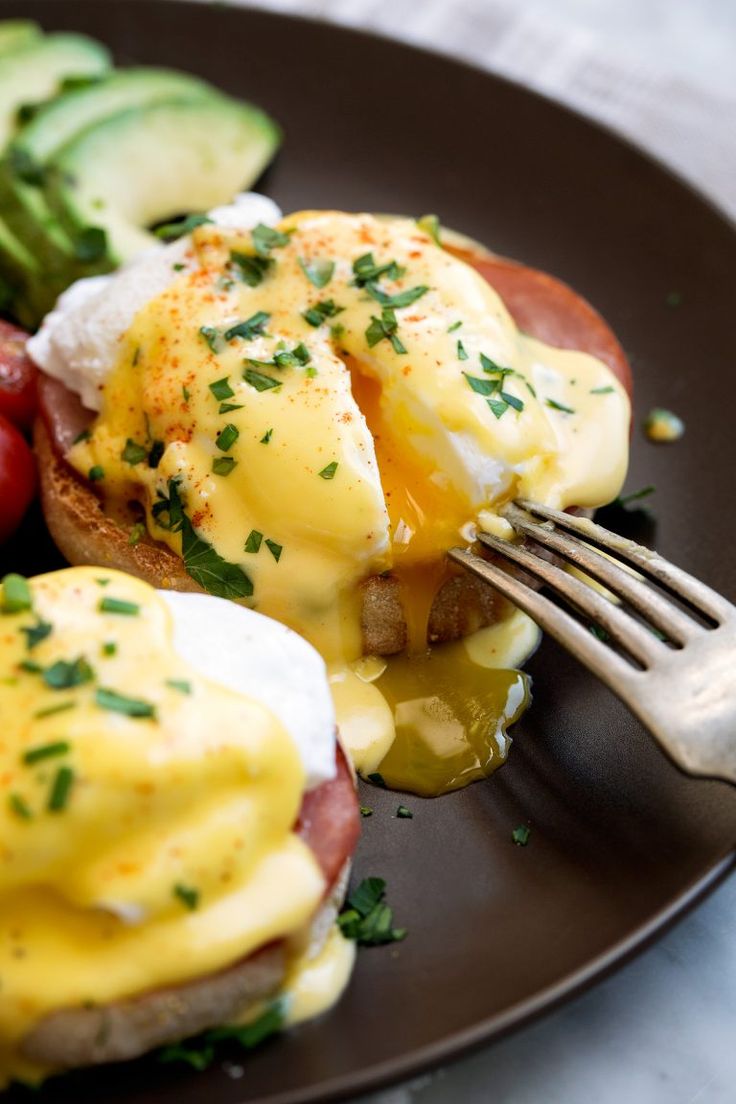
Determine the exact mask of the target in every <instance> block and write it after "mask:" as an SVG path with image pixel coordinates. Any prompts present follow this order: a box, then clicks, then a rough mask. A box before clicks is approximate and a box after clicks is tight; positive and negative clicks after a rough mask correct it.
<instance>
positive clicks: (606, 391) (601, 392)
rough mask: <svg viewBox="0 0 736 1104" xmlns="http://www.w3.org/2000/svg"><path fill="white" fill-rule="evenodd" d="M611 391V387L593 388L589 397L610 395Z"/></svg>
mask: <svg viewBox="0 0 736 1104" xmlns="http://www.w3.org/2000/svg"><path fill="white" fill-rule="evenodd" d="M613 390H614V388H613V387H593V388H592V389H591V392H590V393H591V395H610V394H611V392H612V391H613Z"/></svg>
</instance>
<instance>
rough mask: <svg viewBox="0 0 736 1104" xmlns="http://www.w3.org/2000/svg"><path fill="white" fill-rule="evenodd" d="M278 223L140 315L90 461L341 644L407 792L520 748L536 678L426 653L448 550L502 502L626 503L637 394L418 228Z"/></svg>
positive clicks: (198, 250) (350, 684)
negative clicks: (366, 639) (551, 335)
mask: <svg viewBox="0 0 736 1104" xmlns="http://www.w3.org/2000/svg"><path fill="white" fill-rule="evenodd" d="M263 229H264V228H261V231H260V233H259V234H256V233H255V232H254V233H251V232H249V231H248V232H246V231H242V230H240V231H239V230H224V229H222V228H220V227H216V226H207V225H205V226H201V227H199V228H198V229H197V230H196V231H195V232H194V234H193V236H192V247H191V250H190V253H189V256H188V257H187V265H186V271H184V272H183V273H182V274H181V275H179V276H177V277H175V278H172V283H171V286H170V287H169V288H168V290H167V291H165V292H164V293H163V294H161V295H159V296H157V297H156V298H154V299H153V300H152V301H151V302H149V303H148V305H147V306H146V307H144V308H143V310H142V311H140V312H139V314H138V315H137V317H136V319H135V320H134V322H133V325H132V326H131V328H130V330H129V332H128V333H127V335H126V337H125V340H124V341H123V343H122V346H121V350H120V359H119V362H118V364H117V366H116V368H115V370H114V371H113V373H112V375H111V376H110V377H109V379H108V380H107V381H106V383H105V384H104V388H103V394H102V411H101V414H100V416H99V417H98V419H97V421H96V422H95V424H94V425H93V427H92V432H91V434H90V436H89V439H87V440H85V441H82V442H80V443H79V444H77V445H75V446H74V448H73V449H72V450H71V452H70V454H69V459H70V462H71V463H72V464H73V465H74V466H75V467H76V468H77V469H78V470H79V471H80V472H81V473H82V474H84V475H87V474H88V473H89V471H90V470H91V469H92V468H96V469H98V471H102V472H103V477H102V478H100V479H97V480H96V481H95V488H96V490H97V491H98V492H99V493H100V494H101V495H102V497H103V498H104V500H105V502H106V503H114V502H126V501H127V500H128V499H131V498H133V499H137V500H138V501H139V502H140V503H141V504H142V505H143V507H144V509H145V512H146V524H147V527H148V532H149V534H150V536H151V537H153V538H154V539H155V540H157V541H163V542H165V543H167V544H168V545H169V546H170V547H171V548H172V549H173V550H174V551H175V552H177V553H178V554H183V555H184V560H185V565H186V566H188V567H189V566H190V565H189V564H188V555H187V543H188V544H189V546H190V549H191V546H192V542H193V540H195V539H196V540H198V541H199V542H200V545H199V546H198V553H199V554H201V553H202V542H204V545H205V549H210V550H213V551H214V552H216V553H217V555H218V557H219V558H220V566H219V568H218V570H219V571H220V574H221V575H222V572H223V567H222V564H223V562H224V564H225V568H228V567H229V569H231V575H230V579H231V580H232V578H233V575H232V571H235V572H236V573H237V572H239V573H240V575H241V584H242V576H243V575H245V576H246V577H247V586H244V585H240V589H238V586H237V585H236V586H235V587H234V588H231V590H230V592H229V593H227V596H230V597H235V598H237V599H238V600H240V601H245V602H248V603H250V604H252V605H254V606H255V607H256V608H257V609H259V610H260V611H261V612H263V613H266V614H269V615H270V616H273V617H276V618H277V619H279V620H281V621H284V622H285V623H286V624H288V625H290V626H291V627H292V628H294V629H296V630H297V631H298V632H300V633H302V634H303V635H304V636H306V638H307V639H308V640H310V641H311V642H312V643H313V644H314V645H315V646H316V647H317V648H318V649H319V650H320V652H321V653H322V655H323V656H324V657H325V659H326V661H327V662H328V663H329V664H330V670H331V678H332V685H333V692H334V694H335V697H336V701H337V704H338V712H339V714H340V716H341V720H342V721H343V722H344V732H343V735H344V737H345V738H346V741H347V744H348V747H349V748H351V750H352V751H353V754H354V755H355V758H356V762H357V763H358V765H359V768H360V769H361V770H366V769H367V768H369V769H367V773H370V772H371V770H375V769H376V768H377V766H378V765H379V763H380V762H383V764H384V765H385V768H386V770H385V777H386V780H387V782H388V783H389V784H396V785H399V784H401V785H402V786H407V787H408V788H411V786H410V785H409V781H408V777H409V775H410V774H411V772H412V770H414V771H416V772H417V775H418V776H417V779H416V780H415V782H414V783H413V785H414V786H415V787H421V792H435V793H440V792H444V790H446V789H448V788H452V787H453V786H456V785H460V784H465V782H467V781H469V780H471V779H472V778H474V777H477V776H478V775H479V774H483V773H487V772H488V771H489V770H490V769H492V768H493V767H494V766H495V765H497V764H498V763H499V762H500V761H502V758H503V754H504V750H503V749H504V747H505V741H504V739H503V738H501V737H500V736H499V735H498V733H499V732H500V731H502V729H503V727H504V725H505V724H509V723H511V721H512V720H513V719H515V718H516V717H517V716H518V715H519V713H520V711H521V710H522V709H523V707H524V702H525V700H526V694H525V692H523V687H522V683H523V680H521V679H520V676H519V675H518V673H517V672H515V671H514V670H513V669H512V670H510V673H507V674H506V675H503V676H502V675H501V674H500V673H499V671H498V670H496V671H494V672H491V673H490V674H489V673H488V671H487V670H486V669H484V668H483V667H482V666H479V665H478V664H477V663H475V662H473V661H469V660H468V653H467V651H463V650H462V646H458V648H457V649H455V650H454V651H453V650H452V649H448V648H445V647H442V648H437V649H433V650H432V651H431V652H430V654H429V656H427V655H426V652H427V626H428V624H429V620H430V612H431V608H432V602H433V600H434V597H435V595H436V594H437V590H438V588H439V587H440V586H441V585H442V583H443V582H445V581H446V579H447V578H448V570H447V567H446V566H445V562H444V559H445V552H446V550H447V549H448V548H450V547H452V546H453V545H457V544H465V545H468V544H470V543H472V541H473V539H474V535H475V533H476V532H477V529H478V528H479V527H481V528H483V527H485V528H489V529H493V530H494V531H495V530H497V529H500V530H501V531H503V530H504V527H505V529H506V530H507V529H508V526H507V525H506V523H505V522H503V520H502V519H501V518H500V517H499V514H498V509H499V507H500V506H501V504H502V503H503V502H504V501H506V500H508V498H509V497H512V496H513V495H515V494H521V495H524V496H526V497H529V498H535V499H537V500H539V501H543V502H547V503H549V504H550V505H554V506H557V507H562V508H564V507H566V506H569V505H578V506H594V505H599V504H601V503H603V502H605V501H609V500H610V499H611V498H612V497H614V496H615V495H616V494H617V493H618V491H619V489H620V487H621V484H622V482H623V478H624V475H625V470H626V462H627V455H628V427H629V415H630V411H629V401H628V397H627V395H626V393H625V391H624V389H623V388H622V386H621V385H620V383H619V382H618V381H617V380H616V379H615V377H614V376H613V374H612V373H611V372H610V370H609V369H608V368H607V367H606V365H604V364H603V363H602V362H601V361H599V360H597V359H596V358H595V357H592V356H589V355H587V354H584V353H580V352H571V351H562V350H559V349H553V348H551V347H549V346H547V345H545V344H544V343H542V342H539V341H536V340H534V339H532V338H530V337H527V336H526V335H524V334H522V333H520V332H519V331H518V329H517V327H516V326H515V324H514V322H513V320H512V318H511V316H510V315H509V313H508V311H507V310H506V308H505V306H504V304H503V302H502V301H501V299H500V298H499V296H498V295H497V294H496V292H495V291H494V290H493V288H492V287H490V286H489V285H488V284H487V283H486V281H485V280H484V279H483V278H482V277H481V276H480V275H479V274H478V273H477V272H476V271H475V270H474V269H473V268H472V267H471V266H470V265H469V264H467V263H466V262H465V261H463V260H462V259H460V258H459V257H457V256H454V255H452V254H451V253H450V252H449V251H447V250H443V249H442V248H440V247H438V245H437V244H436V242H435V241H434V240H433V239H432V238H431V237H430V236H429V235H428V234H427V233H426V232H425V231H424V230H422V229H421V228H420V227H419V226H417V224H416V223H415V222H413V221H412V220H410V219H403V218H376V217H375V216H372V215H367V214H346V213H344V212H339V211H304V212H300V213H297V214H293V215H290V216H287V217H286V218H285V219H284V220H283V221H282V222H281V223H280V224H279V226H278V227H277V228H276V229H275V230H274V231H267V232H266V233H265V234H264V233H263ZM152 450H153V451H154V452H155V458H156V460H155V464H154V463H152V462H151V459H150V458H151V453H152ZM172 484H173V485H175V487H176V488H177V489H176V491H175V494H176V496H177V497H178V498H179V499H180V500H181V502H182V503H183V509H184V512H185V516H186V520H185V530H184V533H183V531H182V525H181V524H178V523H172V513H171V510H170V509H169V508H168V505H167V504H168V502H169V500H170V498H171V497H172ZM175 514H176V511H175ZM177 517H178V514H177ZM179 520H180V519H179ZM187 526H188V532H189V538H188V542H187V538H186V533H187V529H186V527H187ZM193 558H194V557H193V556H190V557H189V559H190V560H192V559H193ZM385 572H390V573H391V574H392V575H393V577H394V578H397V579H398V581H399V584H400V592H401V602H402V606H403V611H404V616H405V620H406V626H407V654H406V656H404V657H401V658H397V659H391V660H389V662H388V665H387V667H386V670H385V672H384V674H383V675H382V676H381V677H380V678H379V679H378V681H377V682H375V683H374V684H368V683H366V682H365V681H364V680H362V679H361V678H360V677H359V675H357V674H356V671H355V669H354V665H355V664H356V663H357V662H359V661H360V659H361V657H362V655H363V652H364V647H363V639H362V631H361V611H362V597H361V591H360V586H361V583H362V582H363V581H364V580H365V579H367V578H368V577H370V576H373V575H378V574H381V573H385ZM194 577H195V579H196V580H197V581H199V582H202V576H201V575H200V576H197V575H196V573H195V574H194ZM210 579H211V576H210ZM221 583H222V579H220V584H221ZM220 584H216V585H220ZM204 585H205V586H207V585H208V583H207V580H205V582H204ZM453 647H454V646H453ZM443 666H446V670H445V671H444V672H443V670H442V668H443ZM513 666H514V665H513V664H510V665H509V667H510V668H513ZM432 686H434V690H432ZM435 699H436V700H435ZM414 701H423V702H425V709H424V714H423V715H424V716H425V718H427V719H426V720H425V721H423V722H422V725H423V726H424V728H425V729H426V731H425V732H424V734H423V735H422V734H421V733H420V728H421V727H422V725H419V720H418V718H419V716H420V714H419V713H417V711H416V710H415V711H414V714H413V716H414V719H413V721H412V724H411V725H409V724H408V723H405V722H404V721H403V720H402V721H401V723H399V722H398V720H396V731H397V732H398V736H397V742H396V745H395V748H394V749H393V751H389V750H388V749H389V747H390V746H391V743H392V741H393V739H394V720H395V719H398V717H399V714H400V715H401V717H402V718H405V717H406V716H408V711H409V703H411V702H414ZM430 701H434V704H433V705H432V706H431V707H430V705H429V704H427V703H429V702H430ZM481 716H483V717H485V718H486V720H485V722H483V721H482V720H481ZM387 717H390V718H391V724H388V723H387ZM442 717H445V720H446V723H445V737H444V738H443V739H444V742H443V740H442V739H440V737H439V736H438V733H439V731H440V729H441V728H442V725H443V723H444V722H441V720H440V719H441V718H442ZM430 719H431V724H430ZM499 726H500V727H499ZM460 730H462V731H463V732H464V736H463V741H464V743H463V750H462V753H461V752H460V751H459V750H458V743H457V740H458V733H459V731H460ZM412 734H413V735H412ZM481 745H482V746H481ZM453 749H454V750H453ZM377 759H378V762H377V761H376V760H377ZM400 764H403V766H401V765H400ZM419 776H421V777H419Z"/></svg>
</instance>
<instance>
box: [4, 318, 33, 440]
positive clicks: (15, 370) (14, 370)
mask: <svg viewBox="0 0 736 1104" xmlns="http://www.w3.org/2000/svg"><path fill="white" fill-rule="evenodd" d="M27 340H28V334H27V333H26V332H25V330H21V329H19V328H18V327H17V326H13V325H12V324H11V323H10V322H4V321H3V320H2V319H0V414H4V415H5V417H6V418H10V420H11V422H14V423H15V425H19V426H21V428H22V429H28V428H30V426H31V423H32V422H33V419H34V417H35V416H36V379H37V377H38V369H37V368H36V366H35V364H34V363H33V361H32V360H31V359H30V357H29V356H28V355H27V354H26V341H27Z"/></svg>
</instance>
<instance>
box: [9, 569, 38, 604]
mask: <svg viewBox="0 0 736 1104" xmlns="http://www.w3.org/2000/svg"><path fill="white" fill-rule="evenodd" d="M32 605H33V599H32V598H31V588H30V587H29V585H28V580H27V579H26V577H25V576H24V575H18V574H16V573H15V572H14V571H11V572H10V573H9V574H8V575H6V576H5V578H4V579H3V605H2V610H3V613H20V612H21V611H22V610H29V609H31V607H32Z"/></svg>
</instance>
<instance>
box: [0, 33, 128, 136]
mask: <svg viewBox="0 0 736 1104" xmlns="http://www.w3.org/2000/svg"><path fill="white" fill-rule="evenodd" d="M109 65H110V57H109V54H108V51H107V50H106V49H105V47H104V46H102V45H101V44H100V43H99V42H95V41H93V39H91V38H86V37H85V36H84V35H78V34H51V35H46V36H45V37H43V38H39V39H38V40H35V41H31V42H29V43H28V44H27V45H26V46H22V47H20V48H19V49H17V50H13V51H12V52H11V53H9V54H4V55H2V56H0V105H1V106H0V147H4V146H5V144H6V143H7V141H8V140H9V138H10V137H11V136H12V134H13V133H14V131H15V127H16V118H17V114H18V108H19V107H21V106H22V105H24V104H29V103H38V102H39V101H41V100H46V99H48V97H49V96H51V95H52V94H53V93H54V92H56V90H57V88H58V86H59V84H60V82H61V81H62V80H63V79H64V77H70V76H89V75H92V74H95V73H102V72H104V71H105V70H106V69H107V68H108V67H109Z"/></svg>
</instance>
